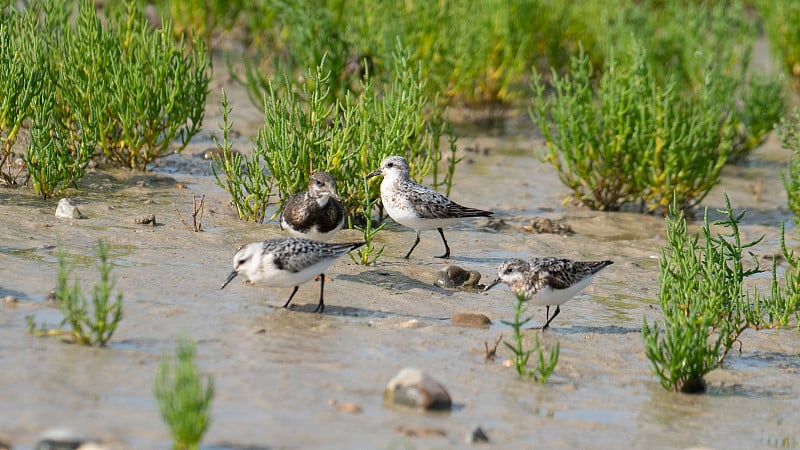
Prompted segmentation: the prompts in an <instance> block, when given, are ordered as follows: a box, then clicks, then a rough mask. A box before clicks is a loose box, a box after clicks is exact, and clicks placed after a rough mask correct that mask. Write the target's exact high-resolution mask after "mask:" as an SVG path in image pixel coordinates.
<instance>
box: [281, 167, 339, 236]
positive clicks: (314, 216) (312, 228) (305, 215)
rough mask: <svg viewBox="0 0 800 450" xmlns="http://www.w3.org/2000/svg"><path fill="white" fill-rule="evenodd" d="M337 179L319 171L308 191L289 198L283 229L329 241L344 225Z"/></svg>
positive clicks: (284, 206) (284, 211)
mask: <svg viewBox="0 0 800 450" xmlns="http://www.w3.org/2000/svg"><path fill="white" fill-rule="evenodd" d="M335 184H336V181H335V180H334V179H333V175H331V174H330V173H328V172H315V173H313V174H311V176H310V177H309V180H308V190H307V191H305V192H300V193H297V194H295V195H293V196H291V197H289V199H288V200H286V202H284V204H283V209H282V210H281V216H280V227H281V230H284V229H285V230H288V231H289V232H290V233H292V234H293V235H295V236H297V237H302V238H306V239H314V240H318V241H327V240H329V239H330V238H331V237H332V236H333V235H334V234H335V233H336V232H337V231H339V230H340V229H341V228H342V227H343V226H344V215H345V214H344V206H342V202H341V200H339V195H338V194H337V193H336V186H335Z"/></svg>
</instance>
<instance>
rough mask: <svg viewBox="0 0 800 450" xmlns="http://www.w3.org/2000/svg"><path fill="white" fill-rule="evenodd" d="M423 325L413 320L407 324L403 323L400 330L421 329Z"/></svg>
mask: <svg viewBox="0 0 800 450" xmlns="http://www.w3.org/2000/svg"><path fill="white" fill-rule="evenodd" d="M422 326H423V323H422V322H420V321H419V320H418V319H411V320H409V321H407V322H403V323H401V324H400V328H421V327H422Z"/></svg>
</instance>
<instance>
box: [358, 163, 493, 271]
mask: <svg viewBox="0 0 800 450" xmlns="http://www.w3.org/2000/svg"><path fill="white" fill-rule="evenodd" d="M377 175H383V181H382V182H381V201H382V202H383V208H384V209H385V210H386V212H387V213H388V214H389V217H391V218H392V219H393V220H394V221H395V222H397V223H399V224H401V225H405V226H407V227H409V228H411V229H413V230H414V231H416V232H417V238H416V240H415V241H414V245H412V246H411V249H410V250H408V253H406V256H405V257H406V259H408V257H409V256H411V252H413V251H414V248H416V246H417V244H419V234H420V232H421V231H423V230H433V229H436V230H437V231H439V235H440V236H441V237H442V243H444V254H443V255H441V256H437V258H449V257H450V246H448V245H447V239H445V237H444V231H443V228H444V227H446V226H448V225H453V224H455V223H458V222H460V221H461V220H463V219H466V218H469V217H489V216H491V215H492V212H491V211H483V210H481V209H475V208H468V207H466V206H461V205H459V204H458V203H456V202H454V201H452V200H450V199H449V198H447V197H445V196H444V195H442V194H440V193H438V192H436V191H434V190H433V189H431V188H429V187H426V186H422V185H420V184H417V183H415V182H414V181H412V180H411V177H410V173H409V167H408V161H406V159H405V158H403V157H402V156H389V157H387V158H386V159H384V160H383V162H381V167H380V168H379V169H377V170H375V171H374V172H371V173H370V174H369V175H367V178H371V177H374V176H377Z"/></svg>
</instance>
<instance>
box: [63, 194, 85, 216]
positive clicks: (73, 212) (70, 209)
mask: <svg viewBox="0 0 800 450" xmlns="http://www.w3.org/2000/svg"><path fill="white" fill-rule="evenodd" d="M56 217H58V218H60V219H82V218H83V214H81V211H80V210H79V209H78V207H77V206H75V205H73V204H72V203H70V201H69V199H68V198H62V199H61V200H59V201H58V206H57V207H56Z"/></svg>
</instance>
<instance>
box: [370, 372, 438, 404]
mask: <svg viewBox="0 0 800 450" xmlns="http://www.w3.org/2000/svg"><path fill="white" fill-rule="evenodd" d="M383 401H384V403H385V404H386V405H388V406H394V407H398V408H401V409H407V410H413V411H449V410H450V408H451V407H452V404H453V403H452V401H451V400H450V394H448V393H447V390H446V389H445V388H444V386H442V385H441V384H440V383H439V382H438V381H436V380H434V379H433V378H431V377H430V376H429V375H428V374H426V373H425V372H423V371H422V370H420V369H415V368H408V367H407V368H405V369H403V370H401V371H400V372H399V373H398V374H397V375H395V377H394V378H392V379H391V380H389V383H388V384H387V385H386V390H385V391H384V393H383Z"/></svg>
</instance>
